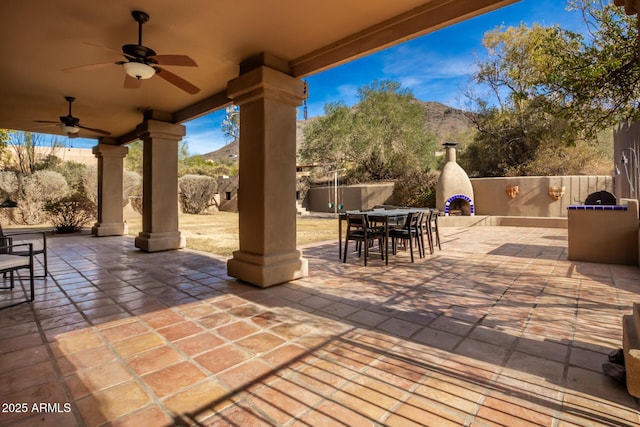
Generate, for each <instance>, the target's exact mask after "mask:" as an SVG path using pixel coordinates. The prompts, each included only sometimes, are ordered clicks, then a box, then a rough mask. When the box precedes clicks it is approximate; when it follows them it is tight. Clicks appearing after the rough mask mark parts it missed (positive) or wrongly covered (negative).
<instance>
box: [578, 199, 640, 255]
mask: <svg viewBox="0 0 640 427" xmlns="http://www.w3.org/2000/svg"><path fill="white" fill-rule="evenodd" d="M620 202H621V204H620V205H616V206H608V205H585V206H582V205H581V206H569V207H567V209H568V223H569V225H568V229H569V242H568V245H569V260H571V261H588V262H600V263H608V264H626V265H638V264H639V259H638V239H639V237H638V224H639V222H638V201H637V200H635V199H621V200H620Z"/></svg>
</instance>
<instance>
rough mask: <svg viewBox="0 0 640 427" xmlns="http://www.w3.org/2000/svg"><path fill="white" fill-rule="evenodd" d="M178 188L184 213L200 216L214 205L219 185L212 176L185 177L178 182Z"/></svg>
mask: <svg viewBox="0 0 640 427" xmlns="http://www.w3.org/2000/svg"><path fill="white" fill-rule="evenodd" d="M178 187H179V190H180V206H181V207H182V212H184V213H190V214H200V213H203V212H204V211H205V210H206V209H207V208H208V207H210V206H212V205H213V202H212V200H213V196H214V195H215V193H216V187H217V184H216V180H215V179H213V178H211V177H210V176H204V175H184V176H183V177H182V178H180V179H179V180H178Z"/></svg>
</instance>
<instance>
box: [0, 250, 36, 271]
mask: <svg viewBox="0 0 640 427" xmlns="http://www.w3.org/2000/svg"><path fill="white" fill-rule="evenodd" d="M28 266H29V258H27V257H23V256H19V255H7V254H0V271H2V270H10V269H13V268H17V267H28Z"/></svg>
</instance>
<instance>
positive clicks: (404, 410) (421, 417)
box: [384, 397, 515, 427]
mask: <svg viewBox="0 0 640 427" xmlns="http://www.w3.org/2000/svg"><path fill="white" fill-rule="evenodd" d="M468 418H471V415H470V414H466V413H464V412H461V411H457V410H452V409H450V408H447V407H446V406H442V405H440V404H439V403H437V402H430V401H425V400H422V399H418V398H415V397H412V398H409V399H407V400H406V401H405V402H403V403H402V404H400V405H399V407H398V408H397V409H395V410H394V411H393V413H392V414H390V415H389V416H388V417H387V418H386V419H385V420H384V425H388V426H398V427H404V426H438V427H440V426H443V427H445V426H451V427H454V426H461V425H465V424H466V422H467V421H466V420H467V419H468ZM514 425H515V424H514Z"/></svg>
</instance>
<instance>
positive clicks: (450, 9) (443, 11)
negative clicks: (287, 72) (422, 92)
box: [289, 0, 519, 77]
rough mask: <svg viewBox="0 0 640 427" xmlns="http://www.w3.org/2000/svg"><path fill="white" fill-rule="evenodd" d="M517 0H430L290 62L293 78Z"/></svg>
mask: <svg viewBox="0 0 640 427" xmlns="http://www.w3.org/2000/svg"><path fill="white" fill-rule="evenodd" d="M517 1H519V0H434V1H430V2H427V3H426V4H424V5H422V6H420V7H417V8H415V9H413V10H410V11H409V12H406V13H403V14H401V15H398V16H396V17H393V18H391V19H388V20H387V21H384V22H381V23H380V24H377V25H374V26H372V27H369V28H367V29H365V30H363V31H360V32H358V33H355V34H353V35H351V36H349V37H346V38H344V39H342V40H339V41H337V42H335V43H333V44H330V45H328V46H325V47H323V48H320V49H318V50H316V51H314V52H311V53H310V54H307V55H304V56H302V57H300V58H297V59H294V60H293V61H291V62H290V63H289V64H290V67H291V70H292V75H293V76H294V77H304V76H307V75H309V74H312V73H316V72H318V71H321V70H324V69H327V68H329V67H333V66H335V65H339V64H342V63H344V62H347V61H350V60H353V59H355V58H358V57H362V56H364V55H367V54H370V53H372V52H375V51H378V50H381V49H384V48H386V47H389V46H391V45H394V44H398V43H401V42H404V41H407V40H409V39H412V38H415V37H418V36H421V35H424V34H426V33H429V32H432V31H435V30H438V29H440V28H444V27H446V26H449V25H453V24H456V23H458V22H461V21H464V20H466V19H469V18H472V17H474V16H477V15H481V14H483V13H486V12H489V11H492V10H495V9H498V8H500V7H503V6H506V5H508V4H511V3H515V2H517Z"/></svg>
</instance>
